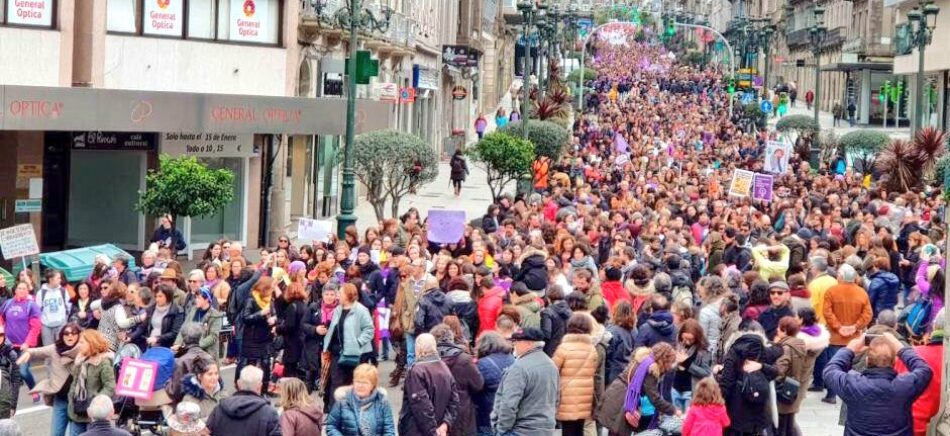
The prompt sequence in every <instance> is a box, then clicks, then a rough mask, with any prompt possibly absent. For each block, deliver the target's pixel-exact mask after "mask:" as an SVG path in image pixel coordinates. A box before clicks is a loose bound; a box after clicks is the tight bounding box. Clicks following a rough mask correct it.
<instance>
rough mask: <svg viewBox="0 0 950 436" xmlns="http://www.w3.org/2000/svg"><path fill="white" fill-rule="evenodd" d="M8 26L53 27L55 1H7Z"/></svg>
mask: <svg viewBox="0 0 950 436" xmlns="http://www.w3.org/2000/svg"><path fill="white" fill-rule="evenodd" d="M6 3H7V10H6V16H7V24H20V25H24V26H44V27H50V26H52V25H53V0H7V2H6Z"/></svg>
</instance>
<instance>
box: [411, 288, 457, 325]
mask: <svg viewBox="0 0 950 436" xmlns="http://www.w3.org/2000/svg"><path fill="white" fill-rule="evenodd" d="M410 292H411V290H410ZM448 314H449V300H448V299H447V298H445V292H442V290H441V289H439V288H432V289H426V290H424V291H422V295H420V296H419V305H418V306H416V313H415V316H414V317H413V326H414V328H415V330H414V333H415V334H416V335H420V334H422V333H428V332H429V330H432V327H435V326H437V325H439V324H440V323H441V322H442V318H443V317H444V316H445V315H448Z"/></svg>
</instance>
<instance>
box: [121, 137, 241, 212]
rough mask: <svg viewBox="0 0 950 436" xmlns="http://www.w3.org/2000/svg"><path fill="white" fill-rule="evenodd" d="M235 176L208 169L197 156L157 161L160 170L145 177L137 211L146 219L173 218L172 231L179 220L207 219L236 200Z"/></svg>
mask: <svg viewBox="0 0 950 436" xmlns="http://www.w3.org/2000/svg"><path fill="white" fill-rule="evenodd" d="M233 184H234V173H233V172H232V171H231V170H228V169H216V170H212V169H209V168H208V166H207V165H205V164H203V163H200V162H198V159H197V158H196V157H194V156H179V157H171V156H169V155H167V154H163V155H160V156H159V157H158V170H149V171H148V175H146V176H145V191H140V192H139V201H138V203H136V204H135V210H137V211H139V212H142V213H144V214H147V215H152V216H161V215H164V214H170V215H171V216H172V229H173V230H174V226H175V223H176V222H178V218H179V217H206V216H209V215H212V214H214V213H215V212H217V211H219V210H221V209H222V208H223V207H225V206H227V205H228V204H230V203H231V201H233V200H234V189H233V187H232V185H233Z"/></svg>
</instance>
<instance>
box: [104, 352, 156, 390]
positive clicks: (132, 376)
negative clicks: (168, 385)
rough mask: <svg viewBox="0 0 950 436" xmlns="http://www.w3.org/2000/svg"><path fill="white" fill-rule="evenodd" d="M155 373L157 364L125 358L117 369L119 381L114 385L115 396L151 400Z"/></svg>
mask: <svg viewBox="0 0 950 436" xmlns="http://www.w3.org/2000/svg"><path fill="white" fill-rule="evenodd" d="M157 373H158V363H157V362H152V361H148V360H141V359H132V358H127V359H125V360H123V361H122V366H121V367H120V368H119V380H118V382H117V383H116V385H115V394H116V395H118V396H122V397H132V398H138V399H141V400H146V401H147V400H151V399H152V393H153V389H154V388H155V376H156V375H157Z"/></svg>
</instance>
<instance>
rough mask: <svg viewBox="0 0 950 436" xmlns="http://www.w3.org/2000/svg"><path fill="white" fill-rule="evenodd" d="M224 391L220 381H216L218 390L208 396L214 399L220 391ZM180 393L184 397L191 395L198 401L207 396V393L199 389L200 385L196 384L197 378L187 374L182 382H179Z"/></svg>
mask: <svg viewBox="0 0 950 436" xmlns="http://www.w3.org/2000/svg"><path fill="white" fill-rule="evenodd" d="M222 389H224V385H223V384H222V383H221V380H218V390H217V391H215V392H214V393H213V394H210V396H212V397H215V396H217V395H218V394H219V393H221V390H222ZM181 392H182V394H184V395H191V396H192V397H195V398H197V399H199V400H203V399H205V398H207V397H208V396H209V394H208V393H207V392H205V390H204V389H203V388H202V387H201V384H199V383H198V377H196V376H195V375H194V374H188V375H187V376H186V377H185V379H184V380H182V382H181Z"/></svg>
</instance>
